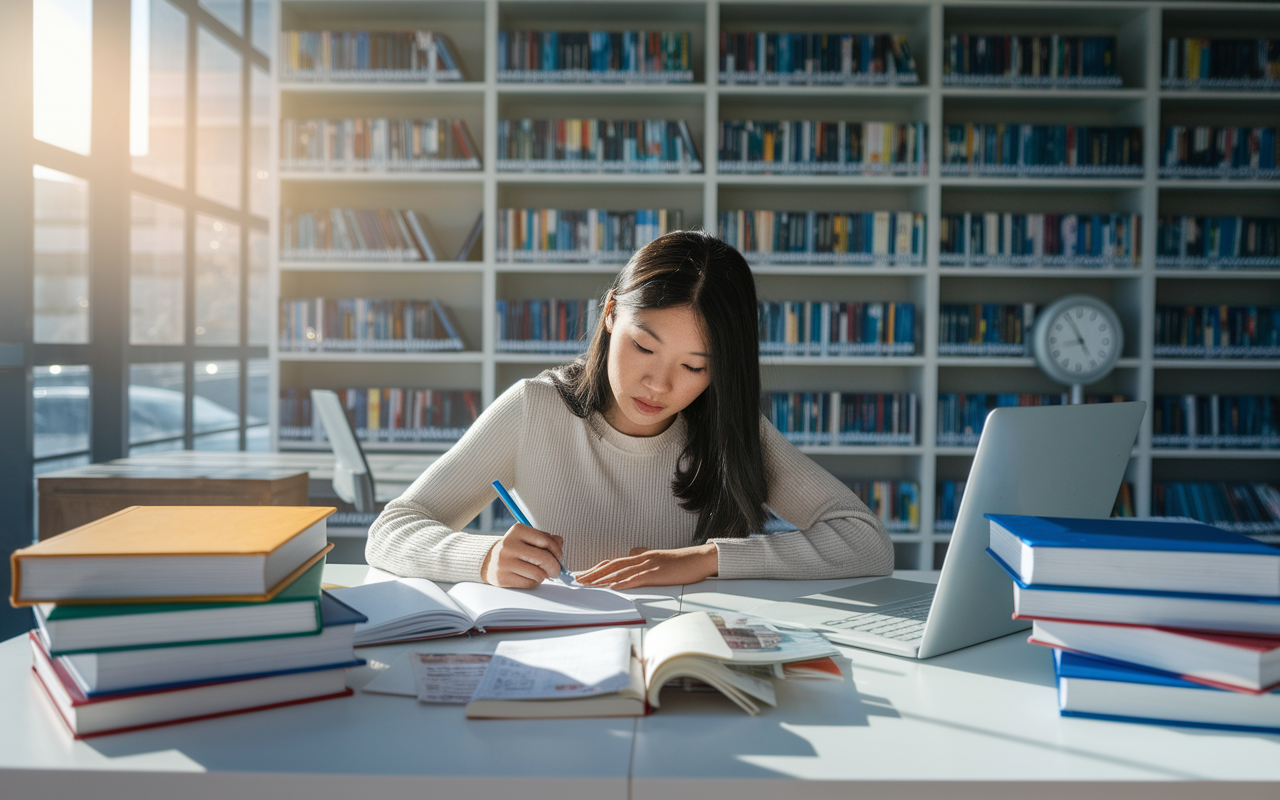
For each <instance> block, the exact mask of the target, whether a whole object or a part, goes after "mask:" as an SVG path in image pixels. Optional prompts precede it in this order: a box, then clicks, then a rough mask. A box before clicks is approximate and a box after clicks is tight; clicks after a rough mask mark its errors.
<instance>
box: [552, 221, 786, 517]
mask: <svg viewBox="0 0 1280 800" xmlns="http://www.w3.org/2000/svg"><path fill="white" fill-rule="evenodd" d="M609 299H613V301H614V303H615V304H616V305H622V306H625V307H627V308H630V309H633V310H639V309H646V308H672V307H678V306H687V307H689V308H692V309H693V310H694V311H695V312H696V313H697V316H698V317H699V321H700V323H701V325H702V332H703V336H704V337H705V339H706V341H707V345H708V347H709V348H710V350H711V354H710V358H709V361H710V367H711V382H710V384H709V385H708V386H707V389H706V390H705V391H704V392H703V393H702V394H701V395H699V396H698V398H697V399H696V400H694V401H693V402H692V403H690V404H689V405H688V407H686V408H685V409H684V410H683V411H681V412H680V413H681V414H682V415H684V418H685V423H686V426H685V427H686V429H687V431H688V440H687V442H686V444H685V447H684V451H683V452H682V453H681V455H680V460H679V463H678V466H677V467H676V472H675V476H674V478H672V481H671V489H672V492H673V493H674V494H675V496H676V497H678V498H680V506H681V508H683V509H685V510H686V511H691V512H696V513H697V514H698V525H697V528H696V530H695V532H694V539H695V540H696V541H697V542H705V541H707V540H708V539H713V538H730V537H742V536H746V535H748V534H749V533H751V532H752V531H758V530H760V529H761V528H762V527H763V525H764V521H765V517H766V512H765V509H764V501H765V498H766V497H767V496H768V482H767V480H766V478H765V470H764V456H763V454H762V447H761V443H760V343H759V335H758V328H757V325H758V323H757V319H758V316H757V315H758V310H757V306H756V285H755V280H754V279H753V278H752V276H751V268H750V267H748V266H747V262H746V260H745V259H743V257H742V254H741V253H739V252H738V251H737V250H735V249H734V248H733V247H731V246H730V245H728V244H726V243H725V242H724V241H722V240H720V239H717V238H716V237H714V236H712V235H711V234H709V233H706V232H705V231H696V230H695V231H674V232H672V233H668V234H666V235H664V236H660V237H658V238H657V239H654V240H653V241H652V242H650V243H649V244H647V245H645V246H644V247H642V248H640V250H638V251H637V252H636V254H635V255H633V256H632V257H631V260H630V261H628V262H627V265H626V266H625V267H623V268H622V271H621V272H619V273H618V276H617V277H616V278H614V281H613V286H612V287H611V288H610V289H609V291H608V293H607V294H606V295H605V296H604V298H602V299H601V301H600V312H601V313H600V318H599V319H598V320H597V322H596V327H595V332H594V333H593V334H592V336H591V343H590V344H589V346H588V347H587V352H586V355H585V357H583V358H579V359H577V360H576V361H574V362H571V363H569V364H565V365H563V366H561V367H557V368H555V369H552V370H549V375H550V377H551V379H552V382H553V383H554V384H555V385H556V388H557V389H558V390H559V392H560V396H561V398H563V399H564V402H565V405H567V406H568V407H569V410H570V411H572V412H573V414H575V415H576V416H578V417H583V418H585V417H588V416H590V415H591V414H592V413H594V412H601V413H603V412H604V410H605V408H606V407H607V406H608V404H609V400H610V398H611V397H612V393H611V392H610V389H609V372H608V357H609V339H610V334H609V332H608V331H607V330H606V329H605V325H604V316H605V311H606V307H607V305H608V301H609Z"/></svg>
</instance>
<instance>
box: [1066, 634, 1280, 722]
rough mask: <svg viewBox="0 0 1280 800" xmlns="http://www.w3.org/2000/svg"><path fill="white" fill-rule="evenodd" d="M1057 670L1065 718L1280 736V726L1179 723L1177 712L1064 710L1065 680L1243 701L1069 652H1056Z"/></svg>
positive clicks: (1173, 678)
mask: <svg viewBox="0 0 1280 800" xmlns="http://www.w3.org/2000/svg"><path fill="white" fill-rule="evenodd" d="M1053 668H1054V674H1055V676H1056V677H1057V681H1058V687H1059V689H1058V690H1059V710H1058V713H1059V714H1060V715H1061V716H1064V717H1084V718H1087V719H1102V720H1112V721H1116V722H1136V723H1141V724H1145V725H1179V726H1186V727H1192V728H1212V729H1215V730H1236V731H1249V732H1255V733H1259V732H1260V733H1280V726H1258V725H1237V724H1231V723H1229V722H1205V721H1190V720H1183V719H1177V718H1175V715H1176V714H1178V710H1177V709H1172V710H1171V715H1170V716H1169V717H1165V718H1156V717H1144V716H1133V715H1128V714H1108V713H1100V712H1096V711H1079V710H1076V709H1071V708H1063V707H1062V706H1063V705H1065V704H1067V703H1069V702H1070V701H1069V700H1068V699H1067V697H1064V695H1063V693H1062V681H1063V680H1064V679H1067V680H1070V679H1073V678H1075V679H1080V680H1086V681H1111V682H1118V683H1128V684H1137V685H1140V686H1152V687H1161V688H1166V689H1186V690H1189V691H1193V692H1208V693H1212V694H1214V695H1219V696H1222V697H1223V699H1225V700H1228V701H1230V702H1231V703H1238V702H1240V701H1239V700H1238V699H1237V697H1239V693H1237V692H1230V691H1227V690H1225V689H1219V688H1216V687H1213V686H1206V685H1204V684H1202V683H1194V682H1192V681H1188V680H1185V679H1183V678H1180V677H1178V676H1177V675H1174V674H1172V673H1168V672H1160V671H1156V670H1149V669H1143V668H1141V667H1136V666H1132V665H1129V664H1122V663H1120V662H1117V661H1111V660H1103V659H1098V658H1094V657H1091V656H1086V655H1082V654H1080V653H1072V652H1069V651H1065V650H1059V649H1055V650H1054V651H1053ZM1277 694H1280V692H1272V693H1271V695H1270V696H1268V695H1260V696H1259V695H1243V697H1244V698H1248V699H1246V700H1244V701H1243V702H1245V703H1249V702H1259V701H1260V702H1264V703H1265V702H1268V700H1266V699H1264V698H1269V697H1275V696H1276V695H1277ZM1233 696H1235V697H1233ZM1189 699H1190V698H1189ZM1205 699H1210V700H1212V699H1214V698H1211V697H1207V696H1206V698H1205ZM1237 707H1238V706H1237ZM1117 710H1120V709H1117ZM1230 714H1231V712H1230V710H1229V709H1228V710H1225V711H1224V712H1223V715H1224V716H1228V715H1230Z"/></svg>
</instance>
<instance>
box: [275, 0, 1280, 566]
mask: <svg viewBox="0 0 1280 800" xmlns="http://www.w3.org/2000/svg"><path fill="white" fill-rule="evenodd" d="M277 5H278V9H277V12H278V13H277V14H276V16H275V19H276V20H277V24H278V25H279V26H280V29H283V30H292V29H309V30H323V29H331V30H332V29H349V30H355V29H366V30H377V29H383V30H385V29H397V28H405V29H415V28H416V29H427V30H434V31H438V32H441V33H444V34H446V35H448V36H449V37H450V39H451V40H452V42H453V43H454V45H455V49H456V50H457V52H458V58H459V59H460V60H461V62H462V65H461V66H462V69H463V73H464V76H465V77H466V78H467V79H468V80H466V81H464V82H461V83H451V84H434V85H406V84H395V85H387V84H378V83H360V84H316V83H281V82H279V81H278V80H277V82H276V96H275V112H276V113H275V118H276V119H277V120H280V119H283V118H288V117H300V116H326V115H327V116H331V117H346V116H408V117H461V118H463V119H465V120H466V121H467V124H468V125H469V126H470V128H471V131H472V134H473V135H474V136H475V138H476V140H477V141H478V142H480V143H481V148H482V150H483V156H482V163H483V169H482V170H480V171H477V172H449V173H434V174H413V175H406V174H382V175H379V174H360V175H349V174H347V175H326V174H307V173H299V172H289V173H285V174H281V175H280V182H279V187H280V204H281V206H282V207H287V206H290V205H298V206H300V205H306V206H310V207H317V206H319V207H323V206H329V205H334V206H339V205H342V206H367V207H392V208H414V209H417V210H418V211H419V212H425V213H426V215H427V216H428V218H429V219H430V221H431V224H432V226H433V227H434V228H435V229H436V231H437V234H438V236H439V238H440V239H441V240H442V245H443V250H444V251H445V252H454V251H456V250H457V248H458V245H459V244H460V243H461V242H462V241H463V240H464V238H465V236H466V234H467V232H468V230H469V229H470V227H471V225H472V223H473V222H474V220H475V217H476V215H477V214H478V213H483V215H484V219H485V220H486V225H485V227H484V232H483V237H482V247H481V248H479V249H477V250H476V251H474V252H475V253H478V254H479V255H480V258H479V260H476V261H467V262H436V263H429V264H412V263H408V264H404V263H401V264H374V263H354V262H353V263H341V262H319V263H315V262H311V263H297V262H282V261H280V259H279V252H278V248H277V249H276V250H275V252H273V258H272V264H271V268H272V271H273V272H272V274H273V286H274V287H275V289H276V291H277V292H278V297H285V298H289V297H316V296H330V297H342V296H357V295H359V296H383V297H405V298H409V297H435V298H438V299H440V300H441V301H442V302H444V303H446V304H447V305H448V306H449V307H450V309H451V310H452V312H453V315H454V317H455V320H456V322H457V324H458V326H459V328H460V330H461V333H462V336H463V338H464V341H465V343H466V350H465V351H464V352H461V353H440V354H412V355H396V354H344V355H335V354H301V353H282V352H279V351H278V350H277V349H276V348H275V347H274V346H273V348H272V362H273V366H274V369H273V386H272V395H273V397H278V396H279V389H280V387H282V386H284V387H296V388H298V389H311V388H341V387H347V386H401V387H411V386H412V387H421V388H437V389H479V390H480V391H481V395H482V399H483V402H484V403H485V404H486V405H487V404H488V403H489V402H491V401H492V400H493V398H494V397H496V396H497V395H498V394H500V393H501V392H502V391H503V389H505V388H506V387H507V386H508V385H510V384H511V383H512V382H514V381H516V380H519V379H521V378H525V377H529V376H532V375H535V374H537V373H538V372H539V371H541V370H542V369H544V368H546V367H547V366H551V365H554V364H556V363H559V362H560V361H561V360H562V359H561V358H560V357H557V356H554V355H546V356H543V355H529V354H511V353H499V352H497V351H496V348H495V344H496V342H495V336H496V322H495V318H494V301H495V300H496V299H498V298H520V297H530V298H532V297H546V296H558V297H584V298H585V297H598V296H599V295H600V294H601V293H602V292H603V290H604V289H605V288H606V287H607V286H608V283H609V281H610V279H611V277H612V275H613V274H614V273H615V272H616V270H617V266H614V265H590V264H589V265H580V264H513V263H503V262H497V261H496V260H494V258H493V254H494V253H495V252H496V249H495V226H494V225H493V224H490V223H491V222H492V221H493V220H495V219H496V215H497V212H498V209H500V208H508V207H540V208H611V209H623V210H625V209H635V208H681V209H682V210H683V212H684V220H685V224H686V225H689V226H695V225H702V226H705V227H707V228H708V229H712V228H714V225H715V220H716V213H717V211H718V210H719V209H721V208H725V209H729V208H765V209H768V208H772V209H809V208H814V209H819V210H823V209H830V210H862V211H878V210H906V211H915V212H922V213H924V214H925V216H926V220H927V231H928V248H927V257H926V263H925V266H924V267H909V268H907V267H893V268H858V267H822V266H811V267H776V266H766V267H760V268H758V269H756V275H757V284H758V287H759V294H760V296H761V298H762V299H769V300H806V299H808V300H812V299H841V300H861V301H874V300H886V301H887V300H896V301H910V302H914V303H915V304H916V306H917V308H918V309H920V310H921V312H922V313H921V314H920V317H919V318H920V323H919V330H918V331H917V341H918V342H919V353H918V355H916V356H912V357H897V358H829V359H818V358H812V359H806V358H765V359H763V360H762V374H763V379H764V384H765V389H766V391H810V390H814V391H830V390H842V391H857V392H880V391H884V392H894V391H912V392H916V393H918V394H919V396H920V401H921V406H920V431H921V440H920V441H919V442H918V443H917V444H915V445H912V446H906V447H903V446H897V447H807V448H803V449H804V450H805V451H806V452H807V453H809V454H810V455H811V456H812V457H813V458H814V459H815V460H817V461H818V462H819V463H820V464H822V465H823V466H824V467H825V468H827V469H828V470H830V471H831V472H832V473H833V474H835V475H836V476H838V477H840V478H842V479H847V480H877V479H889V480H914V481H917V482H919V484H920V487H921V504H920V505H921V509H920V510H921V526H920V530H919V531H918V532H914V533H898V534H893V539H894V541H895V543H896V546H897V551H898V564H899V566H902V567H908V568H910V567H923V568H930V567H932V566H934V565H935V564H936V563H938V559H939V557H940V555H941V553H942V552H943V548H944V547H945V543H946V542H947V540H948V538H949V537H948V534H945V533H936V532H935V531H934V518H935V508H934V506H935V487H936V485H937V481H938V480H942V479H963V478H964V477H965V476H966V475H967V473H968V470H969V467H970V464H971V462H972V458H973V452H974V451H973V448H957V447H939V446H937V445H936V443H935V441H934V431H936V411H937V409H936V405H937V403H936V399H937V395H938V393H939V392H940V391H941V392H1060V391H1063V388H1062V387H1060V386H1058V385H1056V384H1053V383H1051V382H1050V381H1049V380H1048V379H1047V378H1045V377H1044V376H1043V375H1042V374H1041V373H1040V372H1039V370H1037V369H1036V368H1035V366H1034V364H1033V363H1032V361H1031V359H1029V358H957V357H939V356H938V354H937V350H938V347H937V339H938V330H937V329H938V307H939V305H940V304H943V303H977V302H996V303H1014V302H1026V301H1034V302H1037V303H1048V302H1050V301H1052V300H1054V299H1056V298H1057V297H1060V296H1062V295H1064V294H1068V293H1074V292H1088V293H1091V294H1095V295H1098V296H1100V297H1102V298H1103V299H1105V300H1107V301H1108V302H1110V303H1111V304H1112V305H1113V306H1114V307H1116V308H1117V310H1118V311H1119V313H1120V315H1121V317H1122V319H1123V321H1124V325H1125V332H1126V337H1125V338H1126V345H1125V357H1124V358H1123V360H1122V361H1121V362H1120V365H1119V367H1118V368H1117V369H1116V371H1115V372H1114V373H1112V375H1111V376H1109V377H1108V378H1106V379H1105V380H1104V381H1102V382H1101V383H1099V384H1096V385H1094V386H1091V387H1088V388H1087V389H1086V391H1087V392H1088V393H1106V394H1112V393H1121V394H1125V395H1128V396H1130V397H1133V398H1135V399H1143V400H1147V401H1148V402H1150V401H1151V400H1152V398H1153V397H1154V396H1155V395H1157V394H1166V393H1184V392H1195V393H1206V394H1207V393H1212V392H1218V393H1249V394H1280V361H1265V362H1262V361H1240V360H1236V361H1229V362H1214V361H1195V360H1173V359H1155V358H1153V355H1152V352H1153V342H1152V331H1153V328H1154V317H1155V307H1156V305H1157V304H1166V303H1172V304H1189V303H1195V304H1216V303H1241V304H1245V303H1249V304H1266V305H1280V281H1277V278H1280V270H1257V271H1234V272H1232V271H1212V272H1210V271H1187V270H1157V269H1156V267H1155V264H1154V253H1155V250H1156V220H1157V217H1158V216H1159V215H1160V214H1162V213H1165V214H1168V213H1176V214H1183V213H1198V214H1248V215H1275V216H1280V191H1277V189H1280V186H1277V182H1275V181H1270V182H1268V181H1245V180H1224V181H1217V180H1212V181H1210V180H1170V179H1161V178H1159V177H1158V172H1159V144H1160V130H1161V127H1162V126H1163V125H1166V124H1215V123H1218V124H1254V125H1258V124H1261V125H1274V126H1280V92H1277V93H1267V92H1256V91H1253V92H1225V91H1204V92H1201V91H1194V90H1191V91H1169V90H1162V89H1161V88H1160V65H1161V60H1160V59H1161V52H1162V47H1163V41H1164V38H1165V36H1166V35H1169V36H1179V35H1183V36H1185V35H1195V36H1205V37H1214V36H1223V37H1229V36H1246V35H1247V36H1251V37H1258V36H1270V37H1273V38H1274V37H1280V3H1253V2H1237V3H1231V2H1138V1H1133V0H1079V1H1076V0H1019V1H1013V0H909V1H908V2H894V1H893V0H879V2H872V1H866V2H864V1H863V0H805V2H794V3H793V2H786V3H782V2H759V1H758V0H736V1H735V2H720V1H719V0H670V1H662V0H630V1H629V2H607V1H606V0H277ZM504 29H505V30H521V29H526V30H527V29H546V30H589V29H596V30H601V29H613V30H622V29H633V30H634V29H646V30H685V31H689V32H690V34H691V40H692V44H691V50H692V52H691V55H692V60H693V61H694V83H692V84H680V85H591V84H585V85H582V84H578V85H565V84H552V85H544V84H528V83H522V84H507V83H499V82H498V81H497V80H496V79H495V76H496V74H497V55H496V42H497V35H498V31H499V30H504ZM721 30H726V31H746V30H775V31H831V32H849V31H855V32H865V33H884V32H891V33H901V34H905V35H906V36H907V37H908V39H909V41H910V44H911V47H912V50H913V52H914V55H915V58H916V61H917V64H918V66H919V70H920V85H918V86H909V87H892V86H890V87H848V88H845V87H795V86H789V87H776V86H771V87H761V86H743V85H733V86H721V85H718V84H717V83H716V82H715V76H716V73H717V71H718V51H719V33H720V31H721ZM966 32H967V33H988V34H991V33H1004V34H1037V33H1067V34H1073V35H1081V34H1083V35H1114V36H1116V37H1117V39H1118V50H1119V52H1118V59H1119V63H1118V71H1119V73H1120V75H1121V76H1122V78H1123V81H1124V83H1123V86H1122V88H1119V89H1106V90H1071V89H1047V90H1046V89H1034V90H1030V89H999V88H989V89H988V88H956V87H946V88H944V87H943V86H942V62H941V60H940V55H941V53H942V48H943V44H944V42H945V40H946V36H947V35H949V34H951V33H966ZM278 61H279V59H276V60H275V61H274V62H273V66H274V64H275V63H278ZM709 76H710V79H709ZM614 114H618V115H620V116H621V115H625V116H628V117H664V118H674V117H677V116H679V117H683V118H684V119H685V120H686V121H687V122H688V124H689V126H690V129H691V130H692V132H693V135H694V137H695V140H696V141H700V147H701V153H700V155H701V157H702V160H703V162H704V164H705V171H704V172H703V173H701V174H696V175H616V174H608V175H605V174H586V175H583V174H545V173H542V174H513V173H502V172H498V171H497V170H496V169H495V166H494V165H495V164H496V158H495V157H494V154H495V151H496V144H497V135H496V131H497V123H498V121H499V120H500V119H504V118H513V117H523V116H530V117H539V116H541V117H552V116H583V117H589V116H590V117H607V116H612V115H614ZM722 118H724V119H732V118H754V119H770V118H775V119H776V118H790V119H802V118H811V119H849V120H865V119H870V120H892V121H908V120H923V121H925V122H927V123H928V130H929V148H928V161H929V171H928V174H927V175H926V176H924V177H848V176H844V177H825V176H813V177H804V176H796V177H782V176H750V175H720V174H719V172H718V170H717V167H716V153H717V141H716V139H717V137H716V132H717V127H718V123H719V121H720V119H722ZM1219 120H1223V122H1221V123H1219V122H1218V121H1219ZM987 121H1010V122H1034V123H1041V122H1043V123H1073V124H1116V125H1120V124H1126V125H1139V126H1141V127H1142V128H1143V129H1144V130H1145V133H1146V141H1145V145H1144V154H1145V164H1144V174H1143V177H1142V178H1140V179H1121V180H1104V179H1085V178H1080V179H1072V178H1054V179H1033V178H986V177H978V178H967V177H940V176H939V174H938V173H939V170H938V165H939V164H940V162H941V150H942V149H941V143H942V131H943V125H944V124H945V123H952V122H987ZM273 135H274V136H275V137H276V140H277V141H278V140H279V131H278V126H277V130H275V131H273ZM963 211H973V212H990V211H1018V212H1033V211H1034V212H1059V213H1071V212H1086V213H1111V212H1124V213H1139V214H1141V215H1142V217H1143V227H1142V238H1141V245H1142V248H1141V249H1142V253H1143V261H1142V262H1141V264H1140V265H1139V267H1138V268H1136V269H1125V270H1107V269H1084V268H1077V269H1070V268H1067V269H1007V268H1001V269H994V268H991V269H988V268H964V267H941V266H940V265H939V258H938V250H939V246H938V235H937V232H938V230H939V220H940V216H941V214H943V213H958V212H963ZM272 226H273V237H274V241H276V242H278V241H279V213H278V210H277V214H276V216H275V217H274V218H273V220H272ZM278 297H277V299H278ZM275 307H277V304H274V303H273V308H275ZM272 413H273V419H272V422H273V427H272V429H273V431H277V430H278V428H279V425H278V419H277V416H278V407H277V406H276V405H274V404H273V409H272ZM275 444H276V445H277V446H279V447H281V448H285V449H289V448H294V447H297V445H295V444H294V443H290V442H279V441H278V440H276V441H275ZM369 449H371V450H386V451H392V450H397V451H404V450H420V451H424V452H431V451H439V450H440V449H442V446H438V445H437V446H432V445H403V444H398V445H389V444H371V445H369ZM1277 456H1280V453H1276V452H1274V451H1269V452H1268V451H1261V452H1259V451H1211V450H1192V451H1170V450H1160V449H1153V448H1152V447H1151V430H1150V418H1149V417H1148V419H1147V421H1146V422H1145V423H1144V426H1143V429H1142V433H1141V435H1140V438H1139V441H1138V444H1137V446H1136V447H1135V449H1134V454H1133V457H1132V459H1131V461H1130V465H1129V469H1128V474H1127V476H1126V480H1128V481H1131V482H1132V483H1133V487H1134V499H1135V503H1136V506H1137V511H1138V513H1139V514H1140V515H1141V514H1146V513H1149V511H1150V498H1151V486H1152V482H1153V481H1154V480H1162V479H1167V480H1237V479H1238V480H1268V481H1277V480H1280V458H1277Z"/></svg>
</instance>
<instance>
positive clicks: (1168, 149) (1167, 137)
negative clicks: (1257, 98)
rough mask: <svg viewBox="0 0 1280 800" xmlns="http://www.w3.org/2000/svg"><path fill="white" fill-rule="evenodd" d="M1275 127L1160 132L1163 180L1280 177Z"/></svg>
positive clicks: (1183, 128) (1279, 144)
mask: <svg viewBox="0 0 1280 800" xmlns="http://www.w3.org/2000/svg"><path fill="white" fill-rule="evenodd" d="M1278 165H1280V140H1278V139H1277V138H1276V129H1275V128H1244V127H1239V126H1209V125H1198V126H1186V125H1170V126H1168V127H1166V128H1164V129H1162V130H1161V131H1160V177H1161V178H1218V179H1222V178H1229V179H1232V180H1275V179H1276V178H1280V168H1278Z"/></svg>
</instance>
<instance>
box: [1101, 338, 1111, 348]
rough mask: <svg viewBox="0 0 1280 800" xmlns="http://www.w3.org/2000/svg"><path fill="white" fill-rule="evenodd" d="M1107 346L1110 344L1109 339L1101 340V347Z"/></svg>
mask: <svg viewBox="0 0 1280 800" xmlns="http://www.w3.org/2000/svg"><path fill="white" fill-rule="evenodd" d="M1109 344H1111V340H1110V339H1103V340H1102V346H1103V347H1106V346H1107V345H1109Z"/></svg>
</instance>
